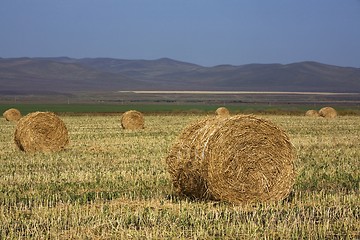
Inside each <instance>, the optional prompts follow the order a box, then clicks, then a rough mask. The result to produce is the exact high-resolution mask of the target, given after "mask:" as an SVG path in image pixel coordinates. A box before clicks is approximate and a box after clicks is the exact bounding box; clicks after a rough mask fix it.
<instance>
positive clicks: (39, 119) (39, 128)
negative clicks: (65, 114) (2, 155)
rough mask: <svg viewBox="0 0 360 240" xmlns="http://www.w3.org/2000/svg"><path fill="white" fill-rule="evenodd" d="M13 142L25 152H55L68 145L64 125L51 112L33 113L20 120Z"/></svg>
mask: <svg viewBox="0 0 360 240" xmlns="http://www.w3.org/2000/svg"><path fill="white" fill-rule="evenodd" d="M14 140H15V143H16V145H17V146H18V148H19V149H20V150H22V151H25V152H56V151H60V150H62V149H63V148H64V147H65V146H66V145H67V144H68V143H69V137H68V131H67V128H66V126H65V123H64V122H63V121H62V120H61V119H60V118H59V117H58V116H57V115H55V114H54V113H51V112H33V113H29V114H28V115H26V116H24V117H23V118H21V119H20V120H19V122H18V124H17V126H16V130H15V136H14Z"/></svg>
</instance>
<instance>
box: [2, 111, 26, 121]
mask: <svg viewBox="0 0 360 240" xmlns="http://www.w3.org/2000/svg"><path fill="white" fill-rule="evenodd" d="M3 116H4V118H5V119H6V121H14V122H16V121H19V119H20V118H21V117H22V116H21V113H20V111H19V110H17V109H16V108H10V109H8V110H6V111H5V112H4V113H3Z"/></svg>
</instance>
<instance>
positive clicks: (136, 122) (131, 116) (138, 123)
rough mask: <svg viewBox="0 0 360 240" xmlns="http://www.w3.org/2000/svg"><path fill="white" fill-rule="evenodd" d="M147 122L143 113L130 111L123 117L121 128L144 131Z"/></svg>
mask: <svg viewBox="0 0 360 240" xmlns="http://www.w3.org/2000/svg"><path fill="white" fill-rule="evenodd" d="M144 124H145V120H144V116H143V114H142V113H141V112H138V111H136V110H130V111H127V112H125V113H124V114H123V115H122V116H121V126H122V128H124V129H130V130H135V129H142V128H144Z"/></svg>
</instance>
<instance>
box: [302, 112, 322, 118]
mask: <svg viewBox="0 0 360 240" xmlns="http://www.w3.org/2000/svg"><path fill="white" fill-rule="evenodd" d="M305 116H307V117H319V116H320V115H319V112H318V111H316V110H308V111H306V113H305Z"/></svg>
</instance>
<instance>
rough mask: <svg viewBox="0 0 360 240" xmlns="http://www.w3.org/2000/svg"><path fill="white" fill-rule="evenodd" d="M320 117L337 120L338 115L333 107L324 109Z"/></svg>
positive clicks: (320, 112) (320, 111)
mask: <svg viewBox="0 0 360 240" xmlns="http://www.w3.org/2000/svg"><path fill="white" fill-rule="evenodd" d="M319 115H320V116H321V117H324V118H336V117H337V115H338V114H337V112H336V110H335V109H334V108H332V107H323V108H321V109H320V110H319Z"/></svg>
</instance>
